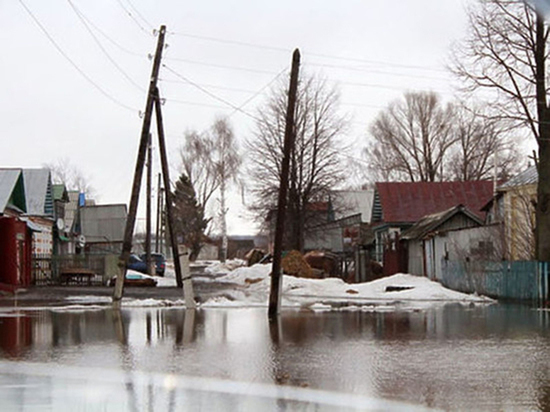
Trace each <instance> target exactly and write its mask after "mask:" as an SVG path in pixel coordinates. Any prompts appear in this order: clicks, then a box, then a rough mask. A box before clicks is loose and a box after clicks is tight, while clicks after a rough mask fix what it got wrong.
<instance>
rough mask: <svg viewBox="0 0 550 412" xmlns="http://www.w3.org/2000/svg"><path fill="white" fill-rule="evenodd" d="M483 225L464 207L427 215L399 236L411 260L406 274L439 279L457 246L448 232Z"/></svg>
mask: <svg viewBox="0 0 550 412" xmlns="http://www.w3.org/2000/svg"><path fill="white" fill-rule="evenodd" d="M482 225H483V220H482V219H481V218H480V217H479V216H478V215H476V214H475V213H473V212H472V211H470V210H468V209H467V208H466V207H465V206H464V205H457V206H454V207H452V208H450V209H447V210H444V211H442V212H439V213H434V214H431V215H428V216H424V217H423V218H422V219H420V220H419V221H418V222H416V223H415V224H414V225H412V226H411V227H410V228H409V229H407V230H405V231H404V232H403V233H402V234H401V236H400V240H401V243H402V244H404V245H405V250H406V252H407V257H408V264H407V273H411V274H413V275H421V276H427V277H429V278H430V279H440V278H441V262H442V259H448V258H449V251H450V249H451V248H452V247H453V246H454V244H453V242H449V237H448V236H447V234H448V232H450V231H455V230H460V229H466V228H471V227H480V226H482Z"/></svg>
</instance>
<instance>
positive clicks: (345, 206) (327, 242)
mask: <svg viewBox="0 0 550 412" xmlns="http://www.w3.org/2000/svg"><path fill="white" fill-rule="evenodd" d="M373 196H374V191H373V190H340V191H335V192H333V194H332V196H331V203H332V204H333V206H332V208H331V209H332V210H333V212H332V213H333V219H332V220H330V221H328V222H323V223H322V224H319V225H317V226H316V227H314V228H312V230H310V231H309V233H308V234H307V235H306V238H305V247H304V248H305V250H328V251H331V252H334V253H344V252H346V251H347V252H353V251H354V250H355V247H356V246H357V245H361V244H364V239H363V238H364V236H362V234H363V233H364V229H365V227H366V226H367V225H368V224H369V223H370V218H371V214H372V201H373Z"/></svg>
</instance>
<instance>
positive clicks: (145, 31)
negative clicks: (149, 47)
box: [116, 0, 153, 36]
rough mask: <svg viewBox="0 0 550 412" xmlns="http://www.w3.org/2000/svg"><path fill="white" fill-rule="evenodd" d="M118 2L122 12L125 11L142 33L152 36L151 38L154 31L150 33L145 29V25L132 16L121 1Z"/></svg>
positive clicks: (117, 0)
mask: <svg viewBox="0 0 550 412" xmlns="http://www.w3.org/2000/svg"><path fill="white" fill-rule="evenodd" d="M116 2H117V3H118V5H119V6H120V8H121V9H122V10H124V12H125V13H126V14H127V15H128V17H130V19H131V20H132V21H133V22H134V23H135V24H136V26H138V27H139V29H140V30H141V31H142V32H144V33H146V34H148V35H151V36H152V35H153V32H152V31H151V32H150V31H148V30H147V29H146V28H145V27H143V25H142V24H141V23H140V22H139V21H138V20H137V19H136V18H135V16H134V15H133V14H132V12H131V11H130V10H128V9H127V8H126V6H125V5H124V4H123V3H122V1H121V0H116Z"/></svg>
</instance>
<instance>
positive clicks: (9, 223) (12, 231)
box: [0, 169, 33, 292]
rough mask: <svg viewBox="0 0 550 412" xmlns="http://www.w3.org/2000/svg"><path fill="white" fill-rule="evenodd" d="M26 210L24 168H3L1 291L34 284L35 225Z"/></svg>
mask: <svg viewBox="0 0 550 412" xmlns="http://www.w3.org/2000/svg"><path fill="white" fill-rule="evenodd" d="M26 211H27V202H26V198H25V183H24V178H23V171H22V170H21V169H0V290H4V291H10V292H13V291H15V290H16V289H17V288H19V287H25V286H28V285H30V284H31V256H32V229H31V227H32V226H33V224H32V222H25V221H23V220H22V219H21V218H22V215H23V214H24V213H25V212H26Z"/></svg>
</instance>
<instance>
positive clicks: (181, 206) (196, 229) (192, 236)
mask: <svg viewBox="0 0 550 412" xmlns="http://www.w3.org/2000/svg"><path fill="white" fill-rule="evenodd" d="M173 199H174V220H175V222H174V224H175V228H174V232H175V235H176V238H177V239H178V243H184V244H185V245H186V246H187V247H188V248H189V249H190V254H189V259H190V260H191V261H194V260H195V259H196V258H197V256H198V255H199V253H200V251H201V248H202V246H203V244H204V240H205V237H206V236H205V234H204V232H205V230H206V227H207V226H208V222H209V220H210V219H206V218H205V217H204V208H203V207H202V206H201V205H200V204H199V203H198V201H197V196H196V194H195V189H194V188H193V185H192V184H191V181H190V180H189V178H188V177H187V175H185V174H183V173H182V174H181V176H180V178H179V179H178V181H177V182H176V188H175V191H174V196H173Z"/></svg>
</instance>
